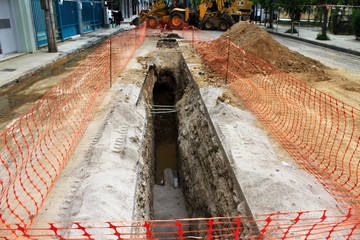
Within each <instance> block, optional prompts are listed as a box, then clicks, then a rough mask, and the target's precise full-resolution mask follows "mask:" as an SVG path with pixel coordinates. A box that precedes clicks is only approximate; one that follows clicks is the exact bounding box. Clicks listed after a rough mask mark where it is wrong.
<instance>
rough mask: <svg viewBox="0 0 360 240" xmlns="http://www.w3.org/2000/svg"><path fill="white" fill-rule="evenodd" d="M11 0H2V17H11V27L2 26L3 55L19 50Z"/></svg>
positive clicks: (0, 38)
mask: <svg viewBox="0 0 360 240" xmlns="http://www.w3.org/2000/svg"><path fill="white" fill-rule="evenodd" d="M12 16H13V14H12V8H11V4H10V0H0V19H10V25H11V27H10V28H0V42H1V48H2V56H1V55H0V57H4V56H5V55H8V54H11V53H15V52H17V51H18V43H17V38H16V34H15V32H16V29H15V21H14V19H13V17H12Z"/></svg>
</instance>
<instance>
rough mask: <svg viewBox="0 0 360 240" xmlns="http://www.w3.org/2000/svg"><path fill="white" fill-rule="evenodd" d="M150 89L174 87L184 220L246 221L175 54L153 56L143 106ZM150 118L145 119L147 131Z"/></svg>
mask: <svg viewBox="0 0 360 240" xmlns="http://www.w3.org/2000/svg"><path fill="white" fill-rule="evenodd" d="M156 84H158V85H159V84H163V85H168V86H174V87H172V88H170V90H171V89H172V90H171V91H174V92H172V94H173V95H174V96H175V99H174V100H175V101H174V103H176V110H177V124H178V131H179V136H178V137H177V144H178V146H177V148H178V165H179V170H178V172H179V181H180V186H181V187H182V189H183V193H184V196H185V201H186V206H187V210H188V213H189V216H190V217H211V216H233V215H242V216H244V215H247V216H249V215H251V213H250V210H249V208H248V206H247V203H246V200H245V197H244V196H243V193H242V191H241V189H240V186H239V184H238V182H237V181H236V178H235V175H234V172H233V170H232V167H231V165H230V162H229V160H228V159H227V155H226V153H225V152H224V149H223V147H222V146H221V143H220V140H219V138H218V137H217V135H216V131H215V128H214V126H213V125H212V123H211V120H210V118H209V115H208V113H207V110H206V107H205V105H204V103H203V101H202V99H201V96H200V92H199V90H198V88H197V87H196V84H195V82H194V79H193V78H192V76H191V74H190V71H189V70H188V68H187V67H186V63H185V61H184V59H183V57H182V56H181V54H180V53H179V52H177V51H176V50H171V49H168V50H158V52H157V56H156V57H155V61H154V63H153V67H152V68H151V69H150V71H149V73H148V77H147V78H146V81H145V84H144V87H143V97H142V99H144V100H145V101H148V103H147V105H152V102H153V101H154V103H155V100H156V99H151V96H150V95H149V93H151V92H152V91H151V90H152V89H153V87H154V86H155V85H156ZM152 118H153V117H151V116H149V118H148V120H149V121H148V124H149V125H151V124H152V122H153V121H152V120H151V119H152ZM154 123H155V122H154ZM149 127H151V126H149ZM152 128H156V126H152ZM164 137H166V136H164ZM152 141H153V140H150V142H152ZM151 148H152V147H151V146H149V148H148V149H151ZM152 162H153V161H152ZM144 180H145V179H144ZM145 181H146V180H145ZM148 182H151V181H149V180H148ZM142 199H143V198H142ZM193 228H196V226H193ZM252 231H253V226H249V225H244V226H243V232H242V234H243V236H244V237H245V236H247V235H251V234H253V233H254V232H252Z"/></svg>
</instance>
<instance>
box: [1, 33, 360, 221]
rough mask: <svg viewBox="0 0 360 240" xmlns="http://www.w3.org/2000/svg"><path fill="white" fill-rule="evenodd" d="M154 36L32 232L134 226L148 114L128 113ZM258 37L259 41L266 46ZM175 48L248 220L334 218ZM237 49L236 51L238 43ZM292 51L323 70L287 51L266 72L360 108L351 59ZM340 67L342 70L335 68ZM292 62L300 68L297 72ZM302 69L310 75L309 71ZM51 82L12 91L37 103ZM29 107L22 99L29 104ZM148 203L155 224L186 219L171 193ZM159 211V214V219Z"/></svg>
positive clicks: (107, 101)
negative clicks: (299, 215)
mask: <svg viewBox="0 0 360 240" xmlns="http://www.w3.org/2000/svg"><path fill="white" fill-rule="evenodd" d="M120 34H121V33H120ZM216 34H217V33H215V35H216ZM159 37H160V36H148V37H146V38H145V40H144V42H143V44H142V45H141V46H140V47H139V48H138V49H137V51H136V53H135V55H134V57H133V58H132V59H131V61H130V62H129V63H128V65H127V67H126V68H125V70H124V71H123V72H122V74H121V75H120V76H119V77H118V78H117V79H115V80H114V82H113V85H112V87H111V89H110V90H109V91H108V93H107V94H106V96H105V98H104V101H103V103H102V104H101V106H100V107H99V110H98V112H97V113H96V114H95V116H94V118H93V119H92V121H91V123H90V124H89V127H88V129H87V130H86V132H85V134H84V135H83V137H82V139H81V140H80V143H79V144H78V146H77V148H76V149H75V151H74V152H73V154H72V155H71V157H70V159H69V160H68V163H67V165H66V166H65V168H64V170H63V171H62V173H61V174H60V176H59V178H58V180H57V181H56V183H55V185H54V186H53V189H52V190H51V192H50V194H49V195H48V197H47V199H46V201H45V203H44V205H43V207H42V211H40V213H39V214H38V216H37V217H36V218H35V221H34V222H35V223H37V222H54V221H56V222H72V221H85V222H102V221H113V220H132V219H136V218H137V217H138V216H135V215H134V201H135V194H136V183H137V176H138V174H139V172H138V165H137V164H138V161H143V159H142V155H141V153H142V149H141V147H142V145H141V144H142V138H143V135H144V128H145V125H146V115H145V108H146V107H147V106H145V105H139V106H135V103H136V101H137V100H138V98H139V93H140V88H141V85H142V82H143V80H144V76H145V74H146V71H147V68H148V65H149V64H150V63H152V62H153V61H154V60H155V59H154V58H156V56H155V54H154V52H155V51H156V43H157V41H158V39H159ZM258 37H259V41H265V40H264V39H265V38H266V37H265V38H261V36H258ZM249 38H250V36H249ZM277 38H278V37H276V38H275V39H277ZM266 41H268V40H266ZM269 41H272V40H269ZM278 41H279V42H282V41H284V40H282V39H278ZM178 42H179V45H180V46H179V50H180V51H181V52H182V54H183V56H184V58H185V60H186V63H187V65H188V66H189V69H190V71H191V73H192V75H193V77H194V79H195V81H196V83H197V85H198V86H199V88H200V91H201V95H202V98H203V100H204V102H205V104H206V107H207V108H208V111H209V113H210V116H211V120H212V121H213V123H214V125H215V128H216V131H217V134H218V135H219V137H220V139H221V141H222V144H223V146H224V148H225V151H226V153H227V155H228V156H229V158H230V161H231V165H232V166H233V169H234V171H235V174H236V177H237V180H238V182H239V184H240V186H241V188H242V190H243V192H244V195H245V197H246V199H247V201H248V204H249V206H250V209H251V211H252V212H253V213H254V214H257V213H259V214H264V213H272V212H295V211H302V210H320V209H341V208H342V207H341V205H340V204H339V203H337V202H336V200H335V199H334V198H333V197H332V196H331V195H330V194H329V193H328V192H327V191H326V190H325V189H324V188H323V186H322V184H320V183H319V182H318V181H317V179H316V178H315V177H313V176H312V175H310V174H309V173H307V172H306V171H305V170H304V169H302V167H300V166H299V165H298V164H297V163H296V162H295V161H294V160H293V159H292V158H291V157H290V155H289V154H288V153H287V152H286V151H285V150H284V149H283V148H282V147H281V146H280V145H279V144H278V143H277V142H276V140H275V139H274V138H272V137H271V135H270V134H269V133H268V132H266V131H265V130H264V127H263V126H262V124H261V123H260V122H259V121H258V120H257V119H256V118H255V117H254V116H253V115H252V113H251V112H250V111H248V110H247V109H246V107H245V106H244V104H243V103H242V102H241V101H240V100H239V99H238V98H237V97H236V96H235V95H234V94H233V93H232V92H231V91H230V90H229V89H228V87H227V84H226V83H225V81H224V79H222V78H221V77H219V76H218V75H217V74H216V73H214V72H213V71H212V70H211V69H210V68H209V67H208V66H206V65H205V64H204V62H203V61H202V59H201V57H200V56H199V55H198V54H197V52H196V51H195V50H194V48H193V47H192V45H191V43H189V42H186V41H182V40H181V39H179V40H178ZM234 42H235V41H234ZM235 43H236V42H235ZM271 44H272V43H271V42H270V43H269V42H265V43H263V44H253V45H252V46H250V47H249V48H248V49H246V46H245V47H244V49H245V50H246V51H252V54H254V55H257V54H258V55H261V52H264V51H265V50H266V49H261V46H264V47H269V46H271ZM239 45H240V46H241V43H239ZM304 46H306V45H304ZM290 49H294V50H298V51H299V52H300V53H301V54H304V55H306V56H308V57H310V58H313V59H317V60H319V61H320V62H318V61H314V62H310V63H309V62H308V61H311V60H309V59H308V58H303V57H302V56H299V55H296V59H295V60H294V59H293V58H292V57H293V53H292V52H291V51H288V49H285V48H284V50H283V52H281V55H282V56H285V57H288V60H287V62H286V61H283V60H281V61H280V60H279V61H278V62H270V63H272V64H274V65H275V66H277V67H278V68H280V69H282V70H283V71H286V72H288V73H289V74H291V75H293V76H294V77H296V78H297V79H299V80H302V81H305V82H307V83H309V84H310V85H311V86H313V87H315V88H316V89H319V90H320V91H323V92H325V93H327V94H329V95H331V96H333V97H334V98H337V99H339V100H341V101H344V102H345V103H347V104H349V105H350V106H353V107H355V108H360V78H359V72H358V68H357V67H356V64H357V63H359V62H360V59H359V57H354V56H350V55H349V58H346V56H344V55H342V56H344V57H342V59H343V61H344V62H343V63H341V61H339V60H338V59H337V57H338V55H336V59H331V58H330V59H329V58H324V57H321V55H320V54H318V53H314V52H313V51H311V50H309V49H307V48H306V47H299V45H292V46H290ZM277 50H279V49H275V50H274V49H273V51H271V55H272V56H274V54H275V53H274V51H277ZM286 54H289V55H286ZM269 57H270V56H269ZM334 58H335V56H334ZM348 59H351V61H353V63H352V64H353V66H354V67H353V68H346V66H348V64H346V63H345V61H348ZM264 60H265V61H267V60H268V59H264ZM169 61H171V59H169ZM337 61H339V62H340V63H339V64H337V63H336V62H337ZM298 63H301V64H300V65H297V64H298ZM299 66H300V67H299ZM357 66H358V65H357ZM335 67H336V68H335ZM309 69H310V70H311V71H308V70H309ZM69 70H71V69H69ZM62 74H66V73H65V72H61V74H60V75H59V76H62ZM51 78H54V76H52V77H51ZM56 81H58V78H56V77H55V78H54V81H53V83H55V82H56ZM53 83H50V84H49V82H48V81H46V80H42V81H38V82H35V83H34V85H32V86H30V87H26V88H21V89H19V90H18V91H17V93H19V95H23V96H24V97H25V98H29V99H30V98H32V99H33V100H36V99H37V98H39V97H41V94H43V91H42V90H44V91H46V89H48V87H50V86H51V85H52V84H53ZM15 86H16V85H15ZM5 91H6V89H3V90H2V93H4V92H5ZM33 100H29V101H30V103H31V102H32V101H33ZM28 107H29V104H28V103H27V100H26V101H24V104H21V105H19V106H18V107H17V109H16V110H15V109H13V110H15V113H16V114H13V115H11V111H10V112H9V115H8V116H2V122H1V129H2V130H5V129H6V127H7V126H9V124H11V122H13V121H14V120H15V119H16V117H17V116H18V115H19V114H21V113H23V112H24V111H25V110H26V109H27V108H28ZM157 195H158V196H161V194H157ZM169 196H173V199H174V201H172V203H173V204H168V203H169V198H170V197H169ZM154 201H155V202H157V203H158V208H157V207H156V208H157V209H155V211H158V212H159V213H158V214H157V215H156V216H157V218H158V219H175V218H186V217H187V216H186V211H183V209H184V206H185V204H184V200H183V199H182V198H181V196H180V197H179V195H178V191H176V190H175V191H174V192H173V193H171V194H170V195H168V198H161V197H159V199H158V200H156V199H155V200H154ZM180 206H182V207H180ZM160 207H161V208H162V210H163V211H160V210H159V209H160ZM167 208H168V209H167ZM169 213H171V214H170V215H169ZM155 214H156V213H155Z"/></svg>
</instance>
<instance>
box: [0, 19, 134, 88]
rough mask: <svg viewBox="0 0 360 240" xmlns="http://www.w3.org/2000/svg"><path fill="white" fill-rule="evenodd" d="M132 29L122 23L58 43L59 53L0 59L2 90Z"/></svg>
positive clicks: (20, 54) (41, 50) (20, 55)
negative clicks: (59, 61) (61, 60)
mask: <svg viewBox="0 0 360 240" xmlns="http://www.w3.org/2000/svg"><path fill="white" fill-rule="evenodd" d="M130 28H132V26H130V25H129V24H128V23H122V24H121V26H120V27H113V28H107V29H106V28H102V29H99V30H97V31H94V32H90V33H87V34H84V35H83V36H80V35H77V36H73V37H71V38H70V39H67V40H66V41H64V42H58V45H57V46H58V52H57V53H49V52H48V49H47V47H43V48H41V49H39V50H38V51H36V52H34V53H29V54H24V53H19V54H15V55H13V56H10V57H9V58H7V59H3V60H2V59H0V89H1V88H2V87H6V86H7V85H10V84H12V83H14V82H18V81H21V80H22V79H24V78H26V77H28V76H30V75H32V74H33V73H35V72H36V71H38V70H40V69H42V68H44V67H46V66H50V65H51V64H52V63H54V62H55V61H58V60H60V59H62V58H65V57H66V56H69V55H71V54H74V53H76V52H78V51H80V50H82V49H85V48H88V47H90V46H92V45H95V44H97V43H99V42H100V41H102V40H103V39H104V38H107V37H108V36H110V35H113V34H116V33H118V32H121V31H124V30H127V29H130Z"/></svg>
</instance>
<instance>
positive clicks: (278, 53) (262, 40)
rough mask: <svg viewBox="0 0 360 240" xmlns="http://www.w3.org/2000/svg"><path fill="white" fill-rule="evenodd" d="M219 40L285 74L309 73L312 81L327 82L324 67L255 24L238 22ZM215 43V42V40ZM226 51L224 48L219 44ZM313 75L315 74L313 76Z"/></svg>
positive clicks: (327, 77)
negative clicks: (276, 39) (227, 42)
mask: <svg viewBox="0 0 360 240" xmlns="http://www.w3.org/2000/svg"><path fill="white" fill-rule="evenodd" d="M221 38H223V39H229V40H230V41H232V42H233V43H235V44H236V45H238V46H239V47H241V48H242V49H244V50H245V51H247V52H248V53H251V54H253V55H255V56H256V57H258V58H261V59H262V60H264V61H266V62H268V63H270V64H272V65H274V66H275V67H277V68H278V69H280V70H282V71H284V72H287V73H299V72H309V73H312V80H313V81H324V80H328V79H329V76H328V75H327V74H326V72H325V69H327V67H325V66H324V65H323V64H321V63H320V62H319V61H316V60H314V59H311V58H308V57H305V56H303V55H301V54H299V53H297V52H294V51H291V50H290V49H289V48H287V47H285V46H283V45H281V44H280V43H278V42H277V41H275V40H274V39H273V38H272V37H271V36H270V35H269V34H268V33H267V32H266V31H265V30H264V29H261V28H260V27H259V26H258V25H256V24H251V23H248V22H239V23H237V24H235V25H233V26H232V28H231V29H229V30H228V31H227V32H225V33H224V34H223V35H222V36H221ZM215 41H217V40H215ZM219 47H220V48H222V49H223V51H224V52H225V51H226V46H224V45H222V44H219ZM314 74H316V75H315V76H314Z"/></svg>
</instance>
